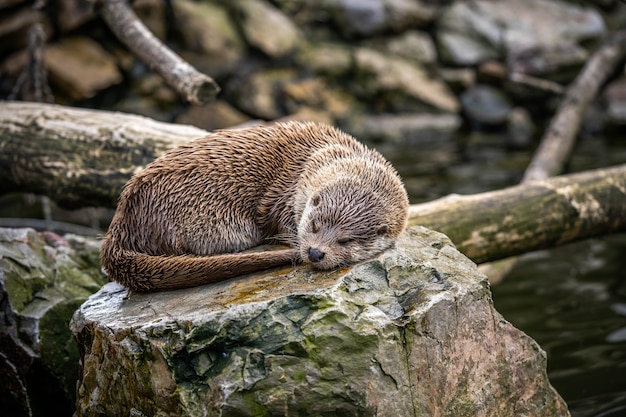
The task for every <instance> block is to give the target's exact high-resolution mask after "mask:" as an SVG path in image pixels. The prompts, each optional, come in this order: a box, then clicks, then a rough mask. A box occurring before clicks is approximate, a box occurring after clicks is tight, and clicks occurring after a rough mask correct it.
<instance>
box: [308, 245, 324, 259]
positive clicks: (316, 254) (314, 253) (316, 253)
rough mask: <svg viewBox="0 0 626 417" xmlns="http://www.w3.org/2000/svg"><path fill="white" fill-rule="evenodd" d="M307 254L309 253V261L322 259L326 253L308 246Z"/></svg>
mask: <svg viewBox="0 0 626 417" xmlns="http://www.w3.org/2000/svg"><path fill="white" fill-rule="evenodd" d="M308 255H309V261H311V262H319V261H321V260H322V259H324V255H326V254H325V253H324V252H322V251H321V250H319V249H317V248H309V250H308Z"/></svg>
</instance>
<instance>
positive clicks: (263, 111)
mask: <svg viewBox="0 0 626 417" xmlns="http://www.w3.org/2000/svg"><path fill="white" fill-rule="evenodd" d="M296 77H297V74H296V72H295V71H293V70H291V69H287V68H276V69H262V70H259V71H254V72H252V74H248V75H247V76H242V77H241V78H239V79H236V80H233V81H231V82H230V83H229V84H228V85H226V87H225V88H224V90H225V93H226V95H227V96H228V101H229V102H230V103H232V104H233V105H235V107H237V108H238V109H240V110H242V111H244V112H245V113H248V114H250V115H252V116H254V117H257V118H260V119H265V120H273V119H278V118H279V117H281V116H284V115H285V112H284V110H283V108H282V106H281V100H280V92H281V91H282V89H283V88H284V86H285V84H287V83H289V82H291V81H293V80H294V79H296Z"/></svg>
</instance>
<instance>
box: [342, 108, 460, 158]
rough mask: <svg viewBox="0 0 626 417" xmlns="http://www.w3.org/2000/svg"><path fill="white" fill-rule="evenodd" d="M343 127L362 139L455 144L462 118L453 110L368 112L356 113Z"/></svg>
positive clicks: (421, 144) (417, 143)
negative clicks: (433, 111) (407, 112)
mask: <svg viewBox="0 0 626 417" xmlns="http://www.w3.org/2000/svg"><path fill="white" fill-rule="evenodd" d="M343 127H344V128H345V129H346V130H347V131H348V132H350V133H352V134H353V135H355V136H356V137H358V138H361V139H363V140H365V141H381V140H382V141H391V142H405V143H410V144H413V145H416V146H424V145H431V146H442V145H443V144H444V143H447V144H448V145H453V144H454V141H455V134H456V133H457V131H458V129H459V127H461V118H460V117H459V116H457V115H455V114H428V113H411V114H406V113H405V114H379V115H371V114H370V115H360V116H356V117H354V118H352V119H350V121H349V123H348V124H347V125H344V126H343ZM446 148H447V146H446ZM448 151H451V149H448Z"/></svg>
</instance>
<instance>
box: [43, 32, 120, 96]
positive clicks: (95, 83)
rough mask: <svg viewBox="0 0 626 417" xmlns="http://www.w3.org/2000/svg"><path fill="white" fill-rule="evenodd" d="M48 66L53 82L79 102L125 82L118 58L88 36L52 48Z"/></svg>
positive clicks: (50, 46)
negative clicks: (119, 68) (118, 65)
mask: <svg viewBox="0 0 626 417" xmlns="http://www.w3.org/2000/svg"><path fill="white" fill-rule="evenodd" d="M46 64H47V66H48V70H49V72H50V74H49V78H50V81H52V83H53V84H56V85H57V86H60V87H62V88H63V89H64V91H65V92H66V93H67V94H69V95H70V96H71V98H73V99H75V100H84V99H87V98H91V97H93V96H95V95H96V94H97V93H98V92H99V91H101V90H104V89H105V88H108V87H111V86H113V85H116V84H119V83H120V82H122V74H121V73H120V71H119V70H118V68H117V64H116V61H115V57H114V56H113V55H111V54H109V53H108V52H107V51H105V50H104V49H102V47H101V46H100V45H99V44H98V43H97V42H95V41H93V40H91V39H89V38H86V37H80V36H78V37H74V38H64V39H62V40H60V41H58V42H56V43H53V44H50V45H48V46H47V48H46Z"/></svg>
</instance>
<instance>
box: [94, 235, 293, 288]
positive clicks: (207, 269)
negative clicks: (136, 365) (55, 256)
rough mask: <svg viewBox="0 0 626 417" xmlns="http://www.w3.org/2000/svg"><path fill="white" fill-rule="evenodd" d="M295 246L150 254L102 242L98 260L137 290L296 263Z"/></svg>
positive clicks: (191, 284) (193, 283) (203, 281)
mask: <svg viewBox="0 0 626 417" xmlns="http://www.w3.org/2000/svg"><path fill="white" fill-rule="evenodd" d="M298 259H299V256H298V251H297V250H296V249H281V250H272V251H265V252H251V253H227V254H219V255H211V256H194V255H172V256H153V255H146V254H143V253H139V252H135V251H131V250H128V249H121V248H111V247H110V242H107V241H105V242H103V246H102V250H101V252H100V262H101V264H102V266H103V268H104V269H105V271H106V272H107V274H108V276H109V278H110V279H112V280H114V281H117V282H119V283H120V284H122V285H124V286H125V287H128V288H130V289H131V290H133V291H137V292H151V291H164V290H175V289H180V288H188V287H195V286H198V285H204V284H209V283H212V282H217V281H223V280H225V279H228V278H233V277H236V276H238V275H243V274H247V273H251V272H256V271H260V270H264V269H268V268H273V267H276V266H282V265H288V264H295V263H296V262H298Z"/></svg>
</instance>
